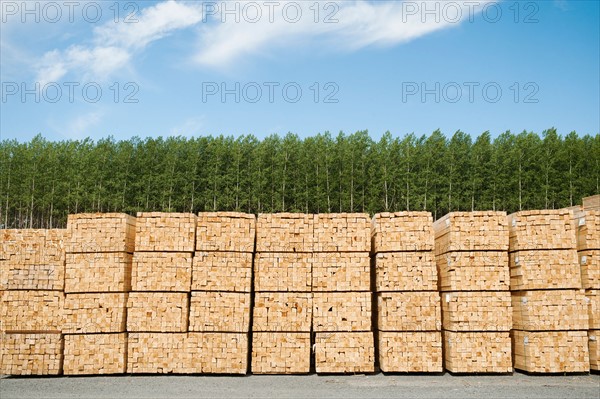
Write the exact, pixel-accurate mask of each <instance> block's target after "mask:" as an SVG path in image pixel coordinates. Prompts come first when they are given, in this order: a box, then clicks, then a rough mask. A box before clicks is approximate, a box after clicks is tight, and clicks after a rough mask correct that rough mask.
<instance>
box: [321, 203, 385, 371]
mask: <svg viewBox="0 0 600 399" xmlns="http://www.w3.org/2000/svg"><path fill="white" fill-rule="evenodd" d="M313 242H314V244H313V248H314V252H313V263H312V284H311V286H312V293H313V308H312V327H313V331H314V332H315V348H314V352H315V369H316V372H317V373H353V372H363V373H364V372H373V371H374V370H375V361H374V360H375V349H374V333H373V319H372V314H373V312H372V301H373V295H372V293H371V267H370V258H369V252H370V248H371V221H370V217H369V215H368V214H365V213H336V214H319V215H314V241H313Z"/></svg>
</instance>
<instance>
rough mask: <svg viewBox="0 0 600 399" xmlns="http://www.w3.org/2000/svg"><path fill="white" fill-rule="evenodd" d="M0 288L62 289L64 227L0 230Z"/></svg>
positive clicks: (63, 281) (65, 234)
mask: <svg viewBox="0 0 600 399" xmlns="http://www.w3.org/2000/svg"><path fill="white" fill-rule="evenodd" d="M0 236H1V237H2V240H1V242H0V275H1V276H2V278H1V279H0V290H59V291H60V290H63V289H64V284H65V248H64V241H65V239H66V237H67V230H63V229H50V230H34V229H19V230H0Z"/></svg>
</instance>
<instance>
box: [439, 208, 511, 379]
mask: <svg viewBox="0 0 600 399" xmlns="http://www.w3.org/2000/svg"><path fill="white" fill-rule="evenodd" d="M434 230H435V254H436V264H437V267H438V273H439V287H440V294H441V300H442V326H443V330H444V344H445V346H444V364H445V368H446V370H448V371H450V372H454V373H508V372H512V361H511V341H510V335H509V334H510V333H509V332H510V329H511V327H512V314H511V298H510V291H509V271H508V253H507V250H508V226H507V222H506V213H504V212H492V211H486V212H452V213H449V214H447V215H446V216H444V217H442V218H441V219H439V220H437V221H436V222H435V223H434Z"/></svg>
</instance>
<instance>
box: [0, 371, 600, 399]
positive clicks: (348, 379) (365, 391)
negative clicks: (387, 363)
mask: <svg viewBox="0 0 600 399" xmlns="http://www.w3.org/2000/svg"><path fill="white" fill-rule="evenodd" d="M217 397H226V398H278V399H281V398H345V399H349V398H361V399H366V398H397V397H405V398H461V399H462V398H543V399H547V398H560V399H563V398H594V399H600V375H571V376H529V375H524V374H521V373H514V374H513V375H497V376H496V375H481V376H474V375H469V376H453V375H450V374H443V375H383V374H375V375H350V376H346V375H344V376H337V375H336V376H334V375H331V376H317V375H308V376H282V375H277V376H264V375H261V376H259V375H253V376H246V377H229V376H130V375H128V376H118V377H106V376H97V377H48V378H2V379H0V398H1V399H9V398H19V399H25V398H57V399H70V398H93V399H97V398H111V399H112V398H131V399H134V398H177V399H183V398H217Z"/></svg>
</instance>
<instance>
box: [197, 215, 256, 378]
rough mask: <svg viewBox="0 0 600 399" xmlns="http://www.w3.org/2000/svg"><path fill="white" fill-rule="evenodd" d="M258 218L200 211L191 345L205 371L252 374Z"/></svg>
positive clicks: (202, 370) (202, 369)
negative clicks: (196, 347) (195, 347)
mask: <svg viewBox="0 0 600 399" xmlns="http://www.w3.org/2000/svg"><path fill="white" fill-rule="evenodd" d="M255 237H256V217H255V216H254V215H249V214H245V213H238V212H210V213H200V214H198V219H197V224H196V253H195V256H194V262H193V267H192V293H191V300H190V325H189V331H190V333H189V334H188V337H189V339H190V340H191V342H192V344H191V345H196V344H195V342H196V341H198V342H199V343H200V345H201V348H200V353H199V359H200V361H201V372H202V373H217V374H246V373H247V371H248V353H249V351H248V350H249V347H248V335H249V333H250V327H251V325H250V319H251V311H252V310H251V309H252V308H251V305H252V304H251V302H252V295H251V290H252V257H253V252H254V241H255Z"/></svg>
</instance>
